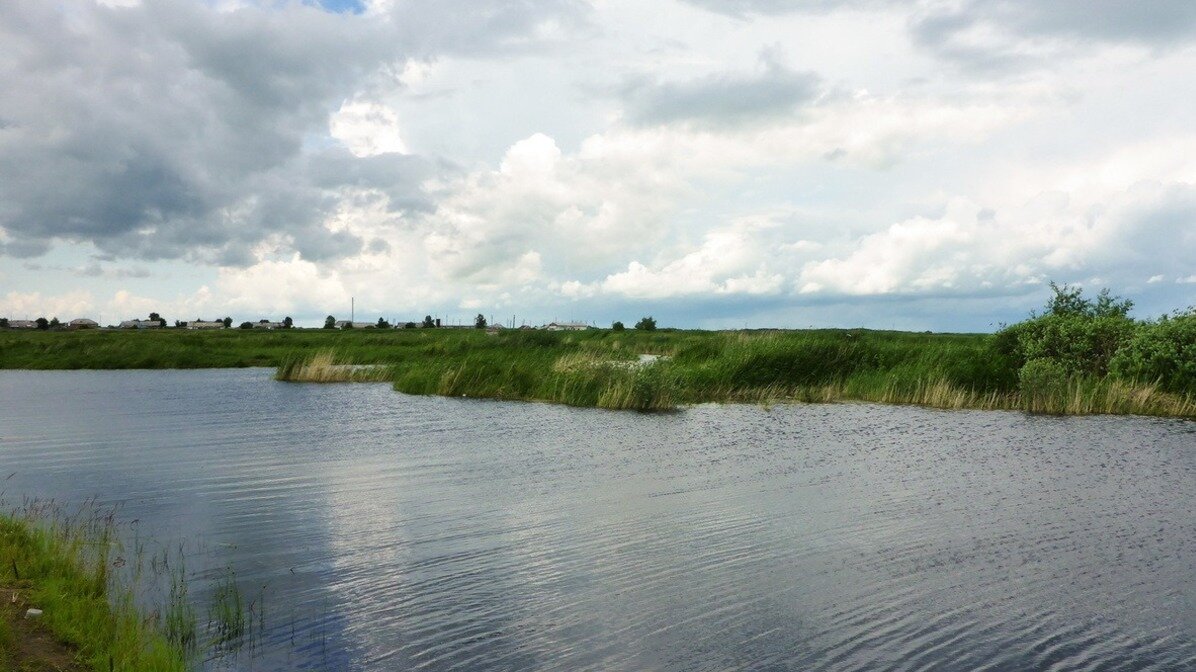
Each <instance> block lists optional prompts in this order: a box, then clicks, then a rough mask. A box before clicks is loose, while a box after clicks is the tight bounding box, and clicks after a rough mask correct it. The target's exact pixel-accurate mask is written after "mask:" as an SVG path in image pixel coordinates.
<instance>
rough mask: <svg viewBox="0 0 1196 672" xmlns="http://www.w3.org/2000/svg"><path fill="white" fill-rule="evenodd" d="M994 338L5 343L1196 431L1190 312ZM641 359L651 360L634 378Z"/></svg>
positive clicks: (201, 362) (600, 394) (411, 380)
mask: <svg viewBox="0 0 1196 672" xmlns="http://www.w3.org/2000/svg"><path fill="white" fill-rule="evenodd" d="M1052 287H1053V292H1054V296H1053V297H1052V298H1051V299H1050V300H1049V301H1048V302H1047V305H1046V307H1045V309H1044V310H1043V311H1042V312H1040V313H1036V314H1032V315H1031V316H1030V317H1029V318H1028V319H1027V320H1025V321H1023V322H1019V323H1017V324H1014V325H1011V326H1008V327H1005V328H1003V329H1002V330H1000V331H999V332H998V333H996V334H931V333H909V332H891V331H870V330H862V329H850V330H835V329H827V330H803V331H769V330H764V331H736V332H712V331H681V330H668V329H661V330H654V329H636V330H614V329H609V330H608V329H589V330H585V331H571V332H551V331H541V330H513V329H512V330H504V331H501V332H498V333H487V332H485V331H484V330H479V329H435V328H426V329H398V330H373V329H355V330H348V331H338V330H319V329H315V330H284V331H269V332H258V331H247V330H245V331H243V330H225V331H216V332H171V331H159V332H106V333H88V332H76V333H54V332H41V333H27V332H26V333H13V332H7V333H0V367H3V368H39V369H49V368H192V367H222V366H272V367H278V373H277V378H278V379H279V380H288V381H307V382H347V381H389V382H392V383H393V385H394V387H395V389H396V390H399V391H401V392H405V393H410V394H435V395H448V396H469V397H483V398H494V399H526V400H539V401H548V402H555V403H564V404H572V405H576V406H595V407H602V408H612V409H638V410H659V409H668V408H673V407H676V406H679V405H686V404H694V403H703V402H721V401H744V402H759V401H768V400H786V399H788V400H807V401H840V400H862V401H876V402H883V403H908V404H921V405H926V406H935V407H943V408H981V409H1023V410H1027V411H1032V412H1042V413H1133V414H1145V415H1160V416H1174V417H1196V410H1194V407H1196V402H1194V399H1196V310H1194V309H1189V310H1187V311H1182V312H1177V313H1175V314H1173V315H1168V316H1165V317H1161V318H1159V319H1155V320H1134V319H1132V318H1130V317H1129V316H1128V314H1129V309H1130V306H1131V304H1130V302H1129V301H1126V300H1123V299H1118V298H1116V297H1112V296H1110V295H1109V294H1108V293H1102V294H1100V295H1098V296H1097V297H1095V298H1091V299H1090V298H1087V297H1085V296H1084V295H1083V294H1082V292H1080V291H1079V290H1076V289H1074V288H1071V287H1067V286H1062V287H1059V286H1052ZM643 355H659V356H661V358H660V359H659V360H656V361H653V362H650V363H641V362H642V360H641V357H642V356H643Z"/></svg>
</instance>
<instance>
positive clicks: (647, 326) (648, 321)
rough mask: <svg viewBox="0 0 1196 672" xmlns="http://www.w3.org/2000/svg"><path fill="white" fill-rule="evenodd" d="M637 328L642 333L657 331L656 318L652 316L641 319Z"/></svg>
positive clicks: (636, 325) (637, 323)
mask: <svg viewBox="0 0 1196 672" xmlns="http://www.w3.org/2000/svg"><path fill="white" fill-rule="evenodd" d="M635 328H636V329H639V330H640V331H656V318H654V317H652V316H650V315H649V316H648V317H641V318H640V321H639V322H636V323H635Z"/></svg>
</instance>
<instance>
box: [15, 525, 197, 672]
mask: <svg viewBox="0 0 1196 672" xmlns="http://www.w3.org/2000/svg"><path fill="white" fill-rule="evenodd" d="M118 549H119V545H118V544H117V543H116V535H115V524H114V521H113V517H112V516H111V515H110V514H109V515H103V514H100V513H99V512H97V510H96V509H95V508H94V507H93V506H90V505H85V506H82V507H80V508H79V509H77V510H76V511H74V512H69V513H68V512H66V511H64V510H63V509H61V508H60V507H56V506H54V505H53V504H52V503H43V502H26V503H25V505H24V506H23V507H21V508H19V509H16V510H14V511H12V512H10V513H7V514H4V515H0V565H3V567H0V583H3V585H4V586H5V587H7V588H10V589H11V590H13V591H14V594H15V595H19V596H20V597H19V599H20V600H22V601H23V602H25V603H26V604H28V605H29V606H36V607H37V608H40V609H42V610H43V616H42V619H41V623H42V624H43V625H44V627H45V628H46V629H47V630H49V631H50V632H51V633H53V634H54V636H55V637H56V638H58V639H59V640H61V641H62V642H64V643H65V644H67V645H68V646H70V647H72V648H73V649H74V650H75V651H77V658H78V660H79V661H80V662H82V663H83V664H85V665H87V666H88V667H90V668H92V669H94V670H97V671H115V670H127V671H129V672H135V671H136V672H146V671H151V672H172V671H175V670H179V671H182V670H186V669H188V668H187V663H188V659H187V654H186V652H185V651H184V650H183V649H182V647H180V646H178V645H176V644H175V643H172V642H171V641H170V640H169V639H168V637H167V636H166V635H165V634H164V633H163V632H162V631H160V630H159V629H158V628H157V626H156V619H154V618H152V617H147V616H146V615H145V613H144V612H142V611H141V610H140V609H139V608H138V607H137V606H136V605H135V603H134V589H133V588H132V587H131V586H128V585H126V584H123V583H122V582H121V581H120V580H118V579H117V578H116V577H115V576H114V573H113V572H112V571H111V568H112V567H113V566H114V565H119V564H121V561H122V560H123V559H122V558H119V557H114V551H116V550H118Z"/></svg>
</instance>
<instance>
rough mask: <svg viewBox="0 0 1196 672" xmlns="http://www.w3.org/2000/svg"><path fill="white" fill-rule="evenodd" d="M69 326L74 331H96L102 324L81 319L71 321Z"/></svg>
mask: <svg viewBox="0 0 1196 672" xmlns="http://www.w3.org/2000/svg"><path fill="white" fill-rule="evenodd" d="M68 326H70V327H71V328H72V329H95V328H96V327H98V326H100V323H99V322H96V321H95V320H89V319H87V318H86V317H80V318H76V319H74V320H71V321H70V322H69V323H68Z"/></svg>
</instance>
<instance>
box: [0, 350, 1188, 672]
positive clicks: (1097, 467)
mask: <svg viewBox="0 0 1196 672" xmlns="http://www.w3.org/2000/svg"><path fill="white" fill-rule="evenodd" d="M270 373H271V372H269V371H264V370H226V371H193V372H180V371H162V372H47V373H35V372H0V467H2V469H3V472H4V473H3V474H0V478H3V477H4V476H6V475H8V474H9V473H11V472H15V475H14V476H12V477H11V478H10V479H9V480H8V481H7V482H5V483H4V484H3V486H0V487H4V488H5V489H6V490H7V493H6V495H5V497H6V499H7V500H8V501H9V502H10V503H12V502H13V501H14V500H16V501H19V500H20V498H21V497H22V496H24V495H36V496H40V497H57V498H59V499H62V500H67V501H79V500H81V499H82V498H84V497H88V496H93V495H94V496H98V498H99V499H100V501H101V502H104V503H119V504H121V505H122V507H123V508H122V509H121V517H122V518H123V519H125V520H133V519H137V520H138V521H139V522H138V523H137V526H138V528H137V529H138V530H139V533H140V534H144V535H149V536H152V537H153V538H154V539H155V540H157V541H158V542H159V543H161V544H162V545H169V544H174V543H180V542H181V543H187V544H190V545H192V546H193V547H195V548H200V549H202V556H203V557H202V560H197V561H196V562H197V564H196V566H197V569H196V570H195V572H196V576H195V581H196V586H197V587H196V588H195V590H194V592H195V593H197V594H200V595H202V594H204V592H205V591H204V590H203V589H202V586H203V583H204V581H205V580H208V578H210V576H212V573H211V571H210V570H211V568H213V567H220V566H226V565H227V566H231V567H233V568H234V569H235V570H236V573H237V578H238V581H239V583H240V585H241V586H242V589H243V590H244V591H245V592H246V593H254V592H255V591H256V592H257V593H258V594H264V595H265V600H266V605H267V609H266V619H265V626H266V633H265V637H264V641H263V643H262V645H261V646H260V647H259V648H258V649H257V650H256V652H255V653H254V655H252V656H245V655H242V656H241V657H239V658H238V659H237V660H236V661H234V662H231V663H229V664H230V665H232V666H234V667H237V668H241V669H260V670H266V669H322V670H408V669H426V670H473V669H493V670H524V669H546V670H587V669H592V670H740V669H752V670H772V669H778V670H779V669H791V670H888V669H893V670H920V669H943V670H972V669H992V670H1031V669H1034V670H1088V669H1102V670H1155V669H1157V670H1183V669H1196V424H1194V423H1184V422H1177V421H1159V420H1146V419H1126V418H1079V419H1077V418H1071V419H1058V418H1032V417H1025V416H1023V415H1020V414H1016V413H984V412H940V411H931V410H921V409H913V408H900V407H882V406H871V405H837V406H777V407H774V408H773V409H771V410H764V409H761V408H758V407H750V406H707V407H699V408H693V409H690V410H687V411H684V412H682V413H676V414H668V415H640V414H635V413H620V412H606V411H597V410H588V409H571V408H564V407H559V406H548V405H541V404H522V403H501V402H480V401H470V400H464V399H442V398H421V397H407V396H403V395H399V394H396V393H394V392H392V391H391V390H390V389H389V388H388V387H387V386H375V385H343V386H317V385H290V384H282V383H275V382H273V381H271V380H270V379H269V378H270ZM262 586H265V590H264V591H262V589H261V587H262ZM201 620H202V618H201Z"/></svg>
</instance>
